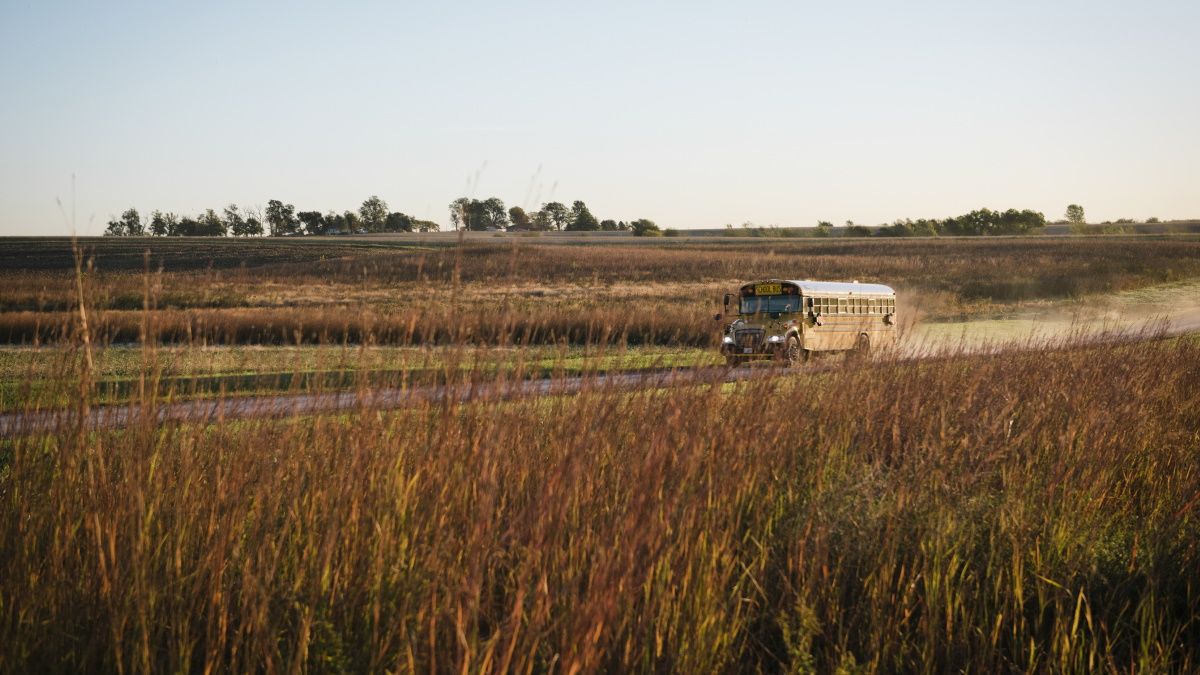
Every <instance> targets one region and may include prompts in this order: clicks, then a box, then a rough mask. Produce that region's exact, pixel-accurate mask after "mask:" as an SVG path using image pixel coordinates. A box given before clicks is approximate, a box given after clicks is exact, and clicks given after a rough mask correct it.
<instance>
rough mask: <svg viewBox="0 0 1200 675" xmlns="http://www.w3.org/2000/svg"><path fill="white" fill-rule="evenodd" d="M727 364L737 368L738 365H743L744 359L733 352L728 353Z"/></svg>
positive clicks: (726, 356)
mask: <svg viewBox="0 0 1200 675" xmlns="http://www.w3.org/2000/svg"><path fill="white" fill-rule="evenodd" d="M725 365H727V366H729V367H730V368H737V367H738V366H740V365H742V359H741V358H739V357H737V356H734V355H733V354H726V355H725Z"/></svg>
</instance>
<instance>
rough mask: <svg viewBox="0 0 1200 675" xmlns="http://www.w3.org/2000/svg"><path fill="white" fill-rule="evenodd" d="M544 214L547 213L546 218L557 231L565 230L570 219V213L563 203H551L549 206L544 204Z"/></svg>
mask: <svg viewBox="0 0 1200 675" xmlns="http://www.w3.org/2000/svg"><path fill="white" fill-rule="evenodd" d="M542 212H543V213H545V214H546V217H547V218H549V219H550V222H551V223H553V224H554V229H556V230H561V229H563V227H565V226H566V224H567V222H569V221H568V218H569V217H570V212H569V211H567V207H566V206H564V205H563V204H562V203H561V202H549V203H547V204H542Z"/></svg>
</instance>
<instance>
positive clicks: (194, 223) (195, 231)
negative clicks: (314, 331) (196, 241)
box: [175, 216, 201, 237]
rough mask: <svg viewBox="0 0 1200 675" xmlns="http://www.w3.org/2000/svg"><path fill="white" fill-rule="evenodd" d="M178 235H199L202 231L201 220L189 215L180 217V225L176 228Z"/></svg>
mask: <svg viewBox="0 0 1200 675" xmlns="http://www.w3.org/2000/svg"><path fill="white" fill-rule="evenodd" d="M175 232H176V236H180V237H199V236H200V233H201V228H200V221H198V220H196V219H195V218H191V217H189V216H183V217H182V218H180V219H179V226H178V227H176V228H175Z"/></svg>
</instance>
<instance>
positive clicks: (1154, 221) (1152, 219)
mask: <svg viewBox="0 0 1200 675" xmlns="http://www.w3.org/2000/svg"><path fill="white" fill-rule="evenodd" d="M1146 222H1147V223H1150V224H1154V223H1159V222H1162V221H1160V220H1159V219H1158V218H1156V217H1154V216H1150V217H1149V218H1147V219H1146Z"/></svg>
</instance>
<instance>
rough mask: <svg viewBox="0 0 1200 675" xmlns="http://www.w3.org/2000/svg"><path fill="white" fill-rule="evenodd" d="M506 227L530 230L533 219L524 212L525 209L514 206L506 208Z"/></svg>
mask: <svg viewBox="0 0 1200 675" xmlns="http://www.w3.org/2000/svg"><path fill="white" fill-rule="evenodd" d="M508 223H509V225H508V229H510V230H532V229H533V220H532V219H531V218H530V217H529V214H528V213H525V209H523V208H521V207H519V206H514V207H512V208H510V209H509V210H508Z"/></svg>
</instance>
